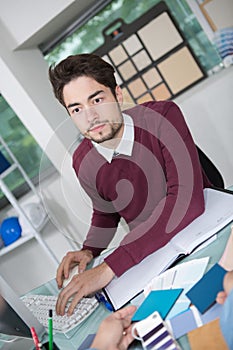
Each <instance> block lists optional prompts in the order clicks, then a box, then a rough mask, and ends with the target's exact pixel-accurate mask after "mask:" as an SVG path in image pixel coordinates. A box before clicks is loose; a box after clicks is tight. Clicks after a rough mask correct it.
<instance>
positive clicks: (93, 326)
mask: <svg viewBox="0 0 233 350" xmlns="http://www.w3.org/2000/svg"><path fill="white" fill-rule="evenodd" d="M230 232H231V225H230V224H229V225H228V226H226V227H225V228H224V229H222V230H221V231H220V232H219V233H218V234H217V239H216V240H214V241H213V242H211V243H210V244H209V245H207V246H206V247H204V248H202V249H200V250H198V251H196V252H194V253H192V254H191V255H189V256H187V257H186V258H184V259H183V260H182V261H180V262H179V263H178V264H180V263H182V262H186V261H189V260H192V259H198V258H203V257H207V256H208V257H210V259H209V264H208V269H209V268H211V267H212V266H213V265H214V264H215V263H216V262H217V261H219V259H220V257H221V255H222V252H223V250H224V248H225V245H226V242H227V240H228V237H229V234H230ZM31 293H32V294H45V295H56V294H57V293H58V289H57V286H56V282H55V280H52V281H49V282H47V283H46V284H44V285H42V286H40V287H39V288H36V289H33V290H32V291H31ZM109 313H110V312H109V311H108V310H107V309H106V308H105V306H104V305H103V304H102V303H101V304H100V305H99V306H98V308H97V309H96V310H95V311H94V312H93V313H92V315H91V316H90V317H89V318H88V319H86V320H85V321H84V322H83V323H82V324H81V325H79V326H77V328H75V329H74V330H72V331H70V333H68V334H67V335H65V334H58V333H57V334H55V335H54V342H55V343H56V345H57V346H58V347H59V349H60V350H77V349H78V348H79V346H80V345H81V344H82V342H83V341H84V339H85V338H86V337H87V336H88V334H93V333H96V331H97V329H98V326H99V324H100V322H101V321H102V320H103V319H104V318H105V317H106V316H107V315H109ZM45 340H46V339H45ZM179 344H180V345H181V348H182V349H184V350H190V347H189V343H188V340H187V337H186V336H183V337H181V338H180V339H179ZM0 349H3V350H8V349H10V350H16V349H17V350H21V349H22V350H32V349H33V343H32V341H31V340H25V339H23V340H18V341H17V342H16V343H15V344H13V343H11V344H4V343H3V342H1V340H0ZM130 349H142V347H141V345H140V343H139V342H138V341H135V342H134V343H133V344H132V345H131V346H130Z"/></svg>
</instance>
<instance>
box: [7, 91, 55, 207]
mask: <svg viewBox="0 0 233 350" xmlns="http://www.w3.org/2000/svg"><path fill="white" fill-rule="evenodd" d="M0 135H1V138H2V139H3V140H4V142H5V143H6V144H7V146H8V147H9V148H10V150H11V152H12V153H13V154H14V156H15V158H16V159H17V161H18V162H19V163H20V165H21V166H22V167H23V169H24V171H25V172H26V173H27V175H28V176H29V178H30V179H31V180H32V181H33V182H34V183H35V184H36V183H38V181H39V176H40V179H41V177H43V176H47V175H49V174H50V173H52V172H54V171H55V169H54V167H53V166H52V163H51V162H50V160H49V159H48V158H47V157H46V156H45V155H44V154H43V151H42V149H41V148H40V147H39V145H38V144H37V143H36V141H35V140H34V138H33V137H32V135H31V134H30V133H29V132H28V130H27V129H26V128H25V127H24V125H23V124H22V122H21V121H20V119H19V118H18V117H17V115H16V114H15V113H14V111H13V110H12V109H11V107H10V106H9V105H8V103H7V102H6V101H5V100H4V98H3V96H1V95H0ZM0 151H1V152H2V154H3V155H4V156H5V158H7V160H8V161H9V163H12V159H11V158H10V157H9V154H8V153H7V152H6V150H5V149H4V147H3V145H2V144H1V143H0ZM42 156H43V157H42ZM41 159H43V161H41ZM4 182H5V183H6V184H7V186H8V187H9V188H10V190H11V191H12V192H13V193H14V195H15V196H16V197H19V196H21V195H23V194H24V193H26V192H27V191H28V190H29V187H28V186H27V185H26V184H25V180H24V178H23V177H22V175H21V173H20V172H19V171H18V170H17V169H15V170H14V171H12V172H11V173H10V174H9V175H7V176H6V177H5V178H4ZM7 203H8V202H7V199H6V198H5V197H4V194H3V193H2V192H1V191H0V207H3V206H4V205H6V204H7Z"/></svg>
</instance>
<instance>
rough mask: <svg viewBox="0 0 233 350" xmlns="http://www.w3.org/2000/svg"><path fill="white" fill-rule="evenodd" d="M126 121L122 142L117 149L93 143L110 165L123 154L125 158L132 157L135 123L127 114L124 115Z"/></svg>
mask: <svg viewBox="0 0 233 350" xmlns="http://www.w3.org/2000/svg"><path fill="white" fill-rule="evenodd" d="M122 115H123V121H124V131H123V135H122V138H121V141H120V143H119V145H118V146H117V148H116V149H115V150H114V149H111V148H107V147H103V146H101V144H99V143H96V142H94V141H92V144H93V146H94V147H95V148H96V150H97V151H98V152H99V153H100V154H101V155H102V156H103V157H104V158H105V159H106V160H107V162H108V163H111V162H112V159H113V157H116V156H118V155H119V154H123V155H125V156H131V155H132V151H133V143H134V123H133V119H132V118H131V117H130V116H129V115H128V114H125V113H122Z"/></svg>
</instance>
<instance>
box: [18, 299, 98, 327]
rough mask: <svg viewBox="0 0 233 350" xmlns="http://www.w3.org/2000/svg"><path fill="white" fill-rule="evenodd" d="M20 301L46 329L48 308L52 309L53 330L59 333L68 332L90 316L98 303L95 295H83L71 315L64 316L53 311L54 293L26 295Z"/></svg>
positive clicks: (54, 303) (54, 304)
mask: <svg viewBox="0 0 233 350" xmlns="http://www.w3.org/2000/svg"><path fill="white" fill-rule="evenodd" d="M22 301H23V302H24V304H25V305H26V306H27V308H28V309H29V310H30V311H32V313H33V315H34V316H35V317H36V318H37V319H38V321H39V322H40V323H42V325H43V326H44V327H45V328H46V329H47V328H48V314H49V310H50V309H51V310H53V329H54V332H61V333H66V332H69V331H70V330H71V329H73V328H74V327H76V326H77V325H79V324H80V323H81V322H83V321H84V320H85V319H86V318H87V317H88V316H90V315H91V314H92V312H93V311H94V310H95V309H96V308H97V306H98V305H99V303H98V301H97V300H96V298H95V297H91V298H86V297H85V298H82V299H81V300H80V302H79V303H78V304H77V305H76V307H75V309H74V312H73V314H72V315H71V316H68V315H67V314H65V315H64V316H58V315H57V314H56V311H55V306H56V301H57V296H55V295H52V296H51V295H49V296H48V295H26V296H24V297H23V298H22ZM69 304H70V303H68V304H67V306H66V311H67V309H68V307H69Z"/></svg>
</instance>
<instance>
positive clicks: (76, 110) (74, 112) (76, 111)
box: [72, 107, 81, 114]
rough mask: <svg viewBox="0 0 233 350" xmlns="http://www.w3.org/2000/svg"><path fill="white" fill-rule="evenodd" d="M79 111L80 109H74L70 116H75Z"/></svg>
mask: <svg viewBox="0 0 233 350" xmlns="http://www.w3.org/2000/svg"><path fill="white" fill-rule="evenodd" d="M80 111H81V109H80V108H78V107H76V108H75V109H73V110H72V114H77V113H79V112H80Z"/></svg>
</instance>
